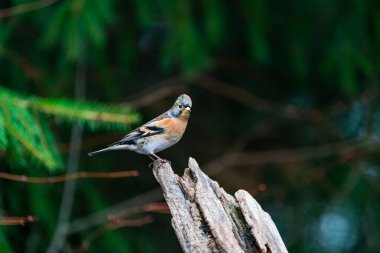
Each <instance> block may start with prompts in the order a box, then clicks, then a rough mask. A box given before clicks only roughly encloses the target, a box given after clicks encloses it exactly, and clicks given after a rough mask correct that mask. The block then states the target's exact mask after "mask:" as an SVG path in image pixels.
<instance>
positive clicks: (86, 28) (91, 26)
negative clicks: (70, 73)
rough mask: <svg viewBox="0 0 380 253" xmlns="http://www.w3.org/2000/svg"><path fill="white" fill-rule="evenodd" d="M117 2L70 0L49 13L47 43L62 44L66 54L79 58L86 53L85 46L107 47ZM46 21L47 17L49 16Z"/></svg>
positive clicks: (63, 52) (71, 57)
mask: <svg viewBox="0 0 380 253" xmlns="http://www.w3.org/2000/svg"><path fill="white" fill-rule="evenodd" d="M112 5H113V1H111V0H110V1H103V0H91V1H89V0H68V1H63V2H62V3H61V4H59V5H58V6H56V8H54V10H53V11H51V12H50V13H49V19H50V20H51V22H49V23H45V25H48V28H47V32H46V37H45V42H46V44H47V45H48V46H50V47H53V46H56V45H57V44H58V43H59V44H60V45H61V48H60V49H61V50H62V57H63V59H66V60H68V61H74V62H75V61H77V60H78V59H80V58H82V57H83V55H84V54H85V50H84V48H85V45H86V44H87V43H89V44H90V45H93V46H94V47H100V48H101V47H103V46H104V44H105V41H106V34H105V27H106V26H107V25H108V24H109V23H110V22H111V21H112V17H113V16H114V13H113V8H112ZM45 20H46V18H45Z"/></svg>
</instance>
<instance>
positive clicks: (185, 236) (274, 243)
mask: <svg viewBox="0 0 380 253" xmlns="http://www.w3.org/2000/svg"><path fill="white" fill-rule="evenodd" d="M153 173H154V176H155V177H156V179H157V181H158V182H159V183H160V185H161V187H162V189H163V192H164V196H165V199H166V202H167V203H168V205H169V208H170V212H171V214H172V216H173V218H172V225H173V228H174V230H175V232H176V234H177V237H178V240H179V242H180V244H181V247H182V249H183V251H184V252H202V253H203V252H234V253H235V252H260V253H264V252H268V253H269V252H287V249H286V247H285V245H284V243H283V241H282V239H281V236H280V234H279V232H278V230H277V228H276V225H275V224H274V223H273V221H272V219H271V218H270V216H269V214H268V213H266V212H265V211H263V210H262V208H261V206H260V205H259V203H257V202H256V200H255V199H254V198H253V197H252V196H251V195H250V194H249V193H248V192H246V191H244V190H239V191H237V192H236V193H235V197H233V196H231V195H229V194H228V193H226V192H225V191H224V190H223V188H221V187H219V184H218V183H217V182H215V181H213V180H211V179H210V178H209V177H208V176H207V175H205V174H204V173H203V172H202V171H201V169H200V168H199V166H198V164H197V162H196V161H195V160H194V159H193V158H190V159H189V168H187V169H185V173H184V175H183V176H182V177H179V176H178V175H176V174H174V172H173V170H172V168H171V166H170V163H168V162H164V163H163V162H160V161H155V162H154V163H153Z"/></svg>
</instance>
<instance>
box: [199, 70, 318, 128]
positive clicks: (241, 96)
mask: <svg viewBox="0 0 380 253" xmlns="http://www.w3.org/2000/svg"><path fill="white" fill-rule="evenodd" d="M194 83H195V84H196V85H198V86H200V87H202V88H205V89H208V90H210V91H212V92H214V93H216V94H219V95H222V96H224V97H228V98H230V99H233V100H236V101H238V102H240V103H242V104H245V105H246V106H248V107H251V108H253V109H255V110H257V111H259V112H262V113H271V114H275V115H277V116H280V117H284V118H289V119H307V120H311V121H314V122H321V121H322V120H323V119H324V116H323V114H322V113H321V112H319V111H316V110H312V109H307V110H305V109H302V108H300V107H297V106H295V105H291V104H276V103H273V102H270V101H269V100H266V99H263V98H260V97H258V96H256V95H255V94H253V93H251V92H249V91H247V90H244V89H241V88H239V87H236V86H233V85H230V84H228V83H226V82H224V81H221V80H218V79H216V78H214V77H212V76H210V75H207V74H204V73H200V74H198V75H197V78H196V81H195V82H194Z"/></svg>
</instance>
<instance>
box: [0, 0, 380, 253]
mask: <svg viewBox="0 0 380 253" xmlns="http://www.w3.org/2000/svg"><path fill="white" fill-rule="evenodd" d="M27 3H33V4H31V5H24V4H27ZM11 6H19V7H20V6H21V9H20V8H18V9H17V8H16V9H6V8H9V7H11ZM0 7H1V8H3V9H2V11H0V84H1V85H2V87H6V88H7V89H6V90H3V89H2V90H0V97H1V101H0V104H1V108H2V116H1V118H3V117H4V119H5V120H6V119H7V118H6V117H8V116H7V115H6V114H5V112H4V110H5V109H4V108H5V106H6V103H5V101H6V99H5V98H6V97H8V98H12V96H10V95H9V94H13V93H12V91H13V92H18V93H16V94H18V95H17V96H23V98H24V99H25V100H26V101H32V100H33V99H34V98H36V97H37V98H59V99H62V98H64V99H69V102H67V104H66V107H65V108H66V110H67V113H68V114H69V115H71V116H69V118H70V120H68V119H67V120H65V119H63V120H62V119H59V116H57V117H58V119H57V117H55V116H56V115H55V114H54V113H52V114H50V115H48V116H46V115H45V114H43V113H42V114H41V115H40V114H38V115H39V116H38V117H41V120H46V121H47V123H48V127H47V128H46V129H45V130H44V131H42V132H43V133H44V134H40V135H39V136H44V135H47V134H48V133H53V136H54V138H55V140H56V142H55V143H54V142H52V143H51V144H49V146H50V148H51V149H52V150H53V149H55V148H57V149H58V150H59V156H57V157H61V161H62V163H61V164H62V165H63V166H61V168H59V166H57V167H56V168H53V167H54V166H49V165H46V164H44V163H43V162H42V164H41V162H35V160H36V159H35V158H33V156H34V155H33V154H30V152H28V150H26V149H25V148H23V145H21V144H20V142H18V141H17V138H16V137H17V136H14V132H12V131H10V130H9V129H10V128H9V127H10V126H9V125H8V128H9V129H8V128H7V127H0V131H1V132H2V134H3V135H4V136H6V137H5V138H8V140H9V142H10V143H11V144H10V145H8V146H6V145H5V146H2V148H1V168H2V169H1V170H2V171H4V172H10V173H14V174H26V175H28V176H53V175H61V174H63V173H64V172H65V171H75V170H78V171H119V170H132V169H137V170H139V171H140V176H139V177H133V178H124V179H97V180H91V179H83V180H80V181H77V182H76V184H75V186H76V187H75V188H73V184H71V186H70V184H62V183H60V184H50V185H47V184H26V183H19V182H12V181H7V180H1V181H0V191H1V196H0V215H1V216H2V217H10V216H27V215H34V216H36V217H38V221H36V222H33V223H28V224H26V225H25V226H1V227H0V251H1V252H44V251H46V250H47V249H49V251H48V252H165V253H166V252H180V247H179V244H178V242H177V239H176V237H175V233H174V231H173V229H172V228H171V222H170V215H169V214H167V209H166V208H165V205H164V204H163V203H162V202H163V199H162V195H161V192H160V190H159V189H158V186H159V185H158V183H157V182H156V181H155V179H154V177H153V174H152V172H151V169H150V168H149V163H150V160H149V158H148V157H145V156H142V155H139V154H136V153H132V152H110V153H104V154H100V155H98V156H94V157H88V156H87V155H86V154H87V152H89V151H92V150H95V149H97V148H101V147H103V146H106V145H107V144H110V143H112V142H114V141H116V140H118V138H121V137H122V136H123V135H124V134H125V133H126V131H127V129H123V127H112V126H109V127H107V124H108V123H104V124H103V123H101V122H99V124H100V125H101V126H102V127H99V128H97V127H94V126H96V125H97V122H96V120H95V122H93V125H94V126H93V127H91V124H90V125H86V124H84V122H83V121H81V120H80V117H79V116H78V115H77V114H75V113H73V111H74V108H79V109H78V110H83V114H84V113H88V112H87V111H86V110H85V106H84V105H83V104H81V105H76V104H75V102H74V101H75V100H76V101H78V100H80V101H87V102H89V101H92V102H97V103H103V105H104V106H105V107H104V108H105V109H104V108H103V110H105V111H107V108H108V107H107V106H110V108H111V107H112V106H113V105H119V106H121V107H129V108H132V109H134V112H138V113H139V115H140V116H141V120H139V121H138V120H137V119H135V120H134V121H133V122H132V123H130V124H125V126H126V128H130V127H132V128H133V127H136V126H138V124H140V123H143V122H145V121H148V120H150V119H152V118H153V117H155V116H157V115H159V114H161V113H162V112H164V111H166V110H167V109H169V108H170V106H171V105H172V104H173V102H174V101H175V99H176V97H177V96H178V95H180V94H182V93H186V94H188V95H190V96H191V98H192V100H193V108H192V115H191V117H190V121H189V125H188V129H187V131H186V132H185V135H184V137H183V138H182V140H181V141H180V142H179V143H178V144H176V145H175V146H173V147H172V148H170V149H168V150H165V151H163V152H162V153H160V156H162V157H164V158H166V159H168V160H170V161H171V162H172V166H173V167H174V169H175V170H176V172H178V173H179V174H182V172H183V169H184V168H185V167H186V165H187V161H188V157H189V156H191V157H194V158H195V159H196V160H197V161H198V163H199V164H200V166H201V168H202V169H203V170H204V171H205V172H206V173H207V174H208V175H210V177H212V178H213V179H215V180H217V181H218V182H219V183H220V185H221V186H222V187H223V188H225V189H226V191H227V192H229V193H231V194H232V193H234V192H235V191H237V190H238V189H245V190H247V191H249V192H250V193H251V194H252V195H253V196H254V197H255V198H256V200H257V201H258V202H259V203H260V204H261V205H262V207H263V209H264V210H265V211H267V212H268V213H269V214H270V215H271V217H272V218H273V220H274V222H275V224H276V225H277V227H278V229H279V231H280V234H281V236H282V237H283V239H284V242H285V244H286V246H287V248H288V250H289V252H379V251H380V199H379V192H380V188H379V182H380V165H379V151H378V148H379V138H380V136H379V133H380V132H379V131H380V101H379V88H378V85H379V84H378V82H379V74H380V16H379V13H380V5H379V3H378V1H372V0H368V1H353V0H352V1H335V0H325V1H323V0H319V1H301V0H293V1H265V0H253V1H243V0H239V1H220V0H208V1H197V0H196V1H190V0H183V1H155V0H135V1H116V0H107V1H105V0H91V1H89V0H62V1H52V0H50V1H49V0H42V1H27V0H15V1H2V2H1V3H0ZM12 101H13V100H12ZM12 101H11V102H10V103H13V102H14V101H13V102H12ZM70 101H71V102H70ZM16 102H17V101H16ZM16 102H14V103H15V105H19V103H16ZM57 104H58V102H53V106H54V105H57ZM94 105H95V104H94ZM90 106H91V104H90ZM16 107H17V106H16ZM16 107H15V108H16ZM17 108H18V107H17ZM17 108H16V109H17ZM94 108H95V109H94V110H98V108H97V107H94ZM16 109H15V111H14V112H13V113H14V114H15V115H18V113H19V114H20V117H21V118H22V116H21V115H22V111H20V110H22V109H20V110H19V109H17V110H19V111H17V110H16ZM99 110H100V109H99ZM32 111H33V110H32ZM130 113H131V115H132V112H130ZM33 115H34V114H33ZM33 117H34V116H33ZM37 122H39V121H37ZM0 123H1V122H0ZM15 124H16V123H15ZM27 124H28V123H27ZM102 124H103V125H102ZM11 125H12V124H11ZM110 125H111V123H110ZM0 126H2V124H0ZM7 129H8V130H7ZM25 136H27V133H25ZM0 139H1V138H0ZM14 139H15V141H13V140H14ZM37 139H38V138H37ZM0 144H1V141H0ZM70 145H72V147H74V148H71V149H70ZM0 146H1V145H0ZM20 150H21V151H20ZM48 151H49V148H47V152H48ZM57 159H58V158H57ZM67 187H69V188H70V187H71V189H72V191H69V192H68V193H66V197H67V198H68V199H71V200H72V204H67V206H66V207H67V208H69V209H68V211H62V210H65V209H62V208H65V205H66V204H65V202H63V201H62V196H63V194H64V192H65V188H67ZM154 203H159V204H154ZM60 209H61V211H60ZM120 211H124V212H125V213H124V216H123V217H122V219H125V220H126V222H125V223H118V224H119V225H120V226H121V227H120V228H116V227H115V226H112V225H109V224H111V223H112V222H111V223H109V221H108V220H107V215H110V214H117V213H118V212H120ZM62 212H63V213H65V214H66V216H67V217H66V220H64V221H61V222H59V219H62ZM99 212H100V213H99ZM60 213H61V215H60ZM94 214H95V215H97V216H94ZM59 217H61V218H59ZM86 217H87V218H88V217H92V218H91V219H84V220H83V218H86ZM63 219H64V218H63ZM65 224H66V225H67V227H66V228H67V229H68V230H67V231H66V233H61V232H62V229H63V230H64V227H65V226H64V225H65ZM107 224H108V225H107ZM60 229H61V232H59V231H60ZM57 238H58V239H57ZM59 240H61V242H60V243H59V242H58V241H59ZM57 242H58V245H61V246H60V247H59V248H60V249H55V248H54V245H57Z"/></svg>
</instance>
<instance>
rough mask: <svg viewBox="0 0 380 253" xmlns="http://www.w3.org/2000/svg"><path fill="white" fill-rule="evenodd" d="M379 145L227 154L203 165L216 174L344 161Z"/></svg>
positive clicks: (353, 143)
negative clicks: (314, 161) (233, 168)
mask: <svg viewBox="0 0 380 253" xmlns="http://www.w3.org/2000/svg"><path fill="white" fill-rule="evenodd" d="M376 145H379V142H376V141H373V140H370V141H368V140H362V141H345V142H338V143H331V144H323V145H317V146H310V147H301V148H288V149H278V150H268V151H258V152H235V151H232V152H228V153H225V154H224V155H222V156H220V157H219V158H217V159H215V160H213V161H211V162H209V163H208V164H206V165H204V167H205V168H206V171H207V172H208V173H209V174H211V175H214V174H217V173H219V172H221V171H223V170H224V169H226V168H228V167H229V166H247V165H249V166H259V165H268V164H282V163H294V162H303V161H307V160H312V159H321V158H326V157H329V156H341V157H343V158H345V159H350V158H352V155H355V154H356V153H357V152H356V151H357V150H362V149H363V148H369V147H372V146H376Z"/></svg>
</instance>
